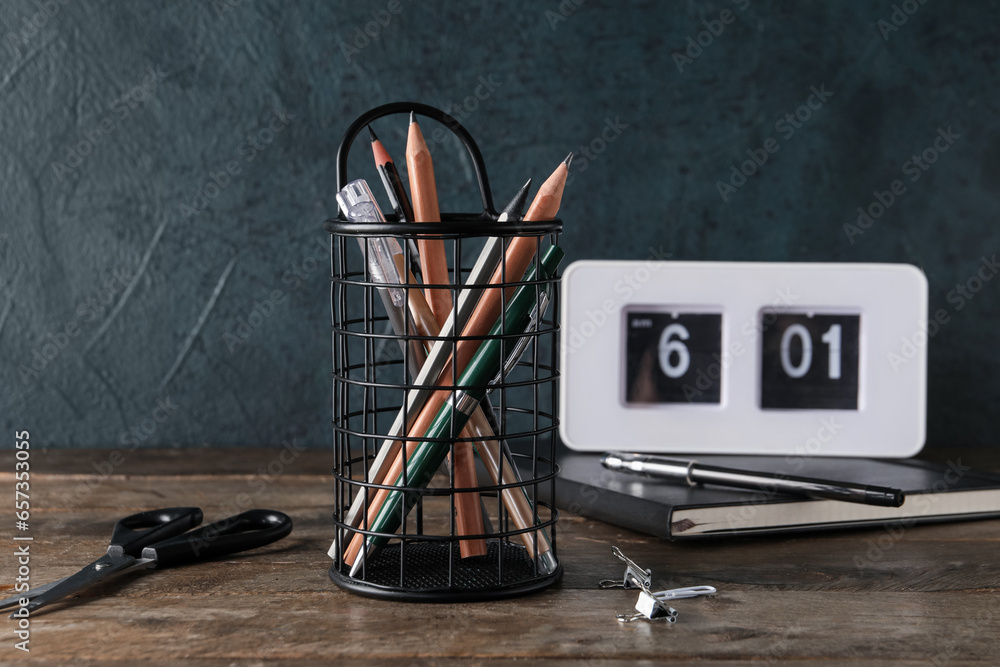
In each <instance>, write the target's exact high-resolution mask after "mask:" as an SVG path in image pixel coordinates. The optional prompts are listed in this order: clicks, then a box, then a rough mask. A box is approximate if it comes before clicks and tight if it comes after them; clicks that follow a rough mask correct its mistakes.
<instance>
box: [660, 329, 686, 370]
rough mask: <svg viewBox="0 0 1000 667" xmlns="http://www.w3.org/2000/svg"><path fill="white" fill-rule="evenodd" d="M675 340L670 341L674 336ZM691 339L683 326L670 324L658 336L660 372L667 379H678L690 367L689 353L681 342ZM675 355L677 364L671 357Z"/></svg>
mask: <svg viewBox="0 0 1000 667" xmlns="http://www.w3.org/2000/svg"><path fill="white" fill-rule="evenodd" d="M675 335H676V336H677V338H676V339H674V340H671V339H672V338H673V337H674V336H675ZM689 338H691V334H690V333H689V332H688V330H687V328H686V327H685V326H684V325H683V324H670V325H668V326H667V327H666V328H665V329H664V330H663V333H661V334H660V347H659V352H660V370H662V371H663V373H664V375H666V376H667V377H669V378H679V377H681V376H682V375H684V374H685V373H687V372H688V368H690V367H691V353H690V352H689V351H688V348H687V345H685V344H684V343H683V342H682V341H685V340H688V339H689ZM675 354H676V355H677V363H676V364H675V363H673V361H672V359H671V357H672V356H673V355H675Z"/></svg>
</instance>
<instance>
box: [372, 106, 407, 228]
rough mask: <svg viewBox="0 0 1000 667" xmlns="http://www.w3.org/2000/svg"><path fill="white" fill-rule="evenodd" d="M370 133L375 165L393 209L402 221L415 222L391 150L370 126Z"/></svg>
mask: <svg viewBox="0 0 1000 667" xmlns="http://www.w3.org/2000/svg"><path fill="white" fill-rule="evenodd" d="M368 135H369V137H370V138H371V140H372V154H373V155H374V157H375V166H376V167H377V168H378V174H379V176H380V177H381V178H382V185H383V186H385V194H386V195H387V196H388V197H389V203H390V204H391V205H392V210H393V212H395V214H396V216H398V217H399V221H400V222H413V206H412V205H411V204H410V198H409V197H407V196H406V189H405V188H404V187H403V182H402V180H401V179H400V178H399V172H398V171H397V170H396V163H395V162H393V161H392V157H391V156H390V155H389V151H387V150H386V149H385V146H383V145H382V142H381V141H379V139H378V137H377V136H375V131H374V130H372V128H371V126H370V125H369V126H368Z"/></svg>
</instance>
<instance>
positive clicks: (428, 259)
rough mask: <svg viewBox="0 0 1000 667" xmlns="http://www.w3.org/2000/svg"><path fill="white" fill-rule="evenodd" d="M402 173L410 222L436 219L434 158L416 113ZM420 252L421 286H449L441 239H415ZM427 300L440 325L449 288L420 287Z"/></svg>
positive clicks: (438, 218) (448, 307)
mask: <svg viewBox="0 0 1000 667" xmlns="http://www.w3.org/2000/svg"><path fill="white" fill-rule="evenodd" d="M406 172H407V176H408V177H409V180H410V196H411V197H412V199H413V221H414V222H440V221H441V211H440V209H439V208H438V199H437V185H436V184H435V182H434V161H433V160H431V152H430V151H429V150H428V149H427V142H426V141H424V135H423V133H422V132H421V131H420V125H418V124H417V120H416V116H415V115H414V113H413V112H410V128H409V133H408V134H407V138H406ZM417 248H418V249H419V251H420V273H421V276H422V277H423V279H424V284H425V285H449V284H450V279H449V277H448V258H447V256H446V255H445V250H444V241H443V240H442V239H423V238H418V239H417ZM424 291H425V293H426V295H427V302H428V303H429V304H430V306H431V310H433V311H434V316H435V317H436V318H437V321H438V326H439V327H440V326H441V325H443V324H444V322H445V320H446V319H448V314H449V313H450V312H451V288H450V287H438V288H433V287H427V288H425V289H424Z"/></svg>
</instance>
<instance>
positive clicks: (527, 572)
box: [329, 540, 563, 602]
mask: <svg viewBox="0 0 1000 667" xmlns="http://www.w3.org/2000/svg"><path fill="white" fill-rule="evenodd" d="M452 550H453V547H451V546H450V545H448V544H442V543H440V542H424V543H412V544H407V545H406V547H405V565H406V566H405V568H404V567H403V566H402V563H401V560H402V559H403V558H404V555H403V553H402V552H403V548H401V547H400V545H398V544H395V545H390V546H388V547H386V548H385V549H383V550H381V551H380V552H379V553H378V556H377V557H376V558H375V559H373V560H372V562H371V563H370V564H369V566H368V578H367V579H365V580H360V579H355V578H353V577H349V576H347V575H346V574H344V573H343V572H341V571H340V569H339V568H338V567H337V566H336V565H333V566H332V567H330V571H329V574H330V579H331V580H332V581H333V583H335V584H337V585H338V586H340V587H341V588H343V589H345V590H349V591H351V592H353V593H357V594H359V595H364V596H366V597H372V598H381V599H385V600H402V601H408V602H477V601H484V600H502V599H505V598H512V597H517V596H520V595H526V594H528V593H534V592H536V591H539V590H542V589H543V588H547V587H548V586H551V585H552V584H554V583H555V582H557V581H558V580H559V578H560V577H562V572H563V571H562V566H561V565H559V566H557V567H556V569H555V571H554V572H552V573H550V574H548V575H540V574H538V573H537V572H536V571H535V567H534V565H533V564H532V562H531V559H530V558H528V554H527V550H526V549H525V548H524V547H523V546H519V545H516V544H510V543H508V542H504V541H500V540H489V541H488V543H487V553H486V555H485V556H478V557H475V558H466V559H458V558H455V557H454V554H452ZM449 564H451V567H452V569H451V570H450V573H449ZM484 565H487V566H488V567H484ZM400 573H403V574H402V581H401V580H400V577H401V574H400ZM449 576H450V583H449Z"/></svg>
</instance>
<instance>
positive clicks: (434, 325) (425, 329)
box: [368, 115, 486, 558]
mask: <svg viewBox="0 0 1000 667" xmlns="http://www.w3.org/2000/svg"><path fill="white" fill-rule="evenodd" d="M410 121H411V125H412V126H414V127H415V129H411V130H410V138H408V142H407V143H408V144H409V145H414V146H415V147H416V148H415V149H414V151H412V162H411V151H409V150H408V151H407V160H408V162H410V166H409V167H408V171H409V173H410V176H411V183H413V182H414V179H416V180H418V181H419V182H420V186H419V187H420V189H419V191H418V189H417V187H414V192H417V193H418V194H417V196H416V200H417V201H418V202H419V205H420V206H421V208H420V212H421V216H423V217H421V218H417V217H416V214H415V213H414V209H413V207H412V205H411V204H410V200H409V198H407V196H406V190H405V189H404V188H403V184H402V181H401V179H400V178H399V172H398V171H396V165H395V163H394V162H393V160H392V156H390V155H389V151H387V150H386V148H385V146H384V145H383V144H382V142H381V141H379V138H378V136H377V135H376V134H375V131H374V130H373V129H372V128H371V126H370V125H369V126H368V135H369V137H370V139H371V147H372V155H373V157H374V158H375V166H376V168H377V169H378V172H379V176H380V177H381V179H382V185H383V186H385V191H386V195H387V196H388V197H389V202H390V204H391V205H392V208H393V211H394V212H395V213H396V215H397V217H398V218H399V220H400V221H401V222H413V221H415V220H418V219H419V220H420V221H422V222H434V221H438V220H439V219H440V213H439V212H438V205H437V192H436V190H435V183H434V168H433V164H432V163H431V159H430V153H429V152H428V151H427V145H426V143H424V141H423V136H422V135H421V134H420V127H419V126H417V125H415V123H414V122H413V118H412V115H411V119H410ZM414 132H415V133H416V135H417V136H416V137H414V136H413V134H414ZM424 153H426V156H425V155H424ZM418 242H419V240H418ZM428 245H429V246H430V251H427V250H425V249H424V248H420V252H419V254H420V256H421V257H422V258H427V261H430V262H434V264H435V266H436V267H443V269H444V270H443V272H441V273H443V282H447V279H448V270H447V264H446V259H445V254H444V242H443V241H437V242H433V241H427V242H426V243H425V247H426V246H428ZM418 247H419V246H418ZM394 260H395V262H396V265H397V268H398V270H399V275H400V276H405V277H406V280H407V281H408V282H409V284H411V285H413V284H416V280H415V278H414V276H413V274H412V273H410V272H409V271H408V270H407V267H405V266H403V264H404V258H403V256H402V255H396V256H394ZM429 269H430V267H425V268H424V269H423V270H422V274H423V275H424V277H425V278H427V279H428V280H430V281H431V282H438V281H441V275H440V274H439V275H438V276H437V277H432V276H434V274H433V273H428V270H429ZM406 292H407V303H408V305H409V307H410V314H411V316H412V317H413V322H414V325H415V327H416V332H415V333H417V334H418V335H420V336H436V335H437V334H438V332H439V331H440V328H441V323H442V322H441V318H440V316H439V314H437V313H435V312H434V308H433V307H428V304H427V301H426V300H425V299H424V296H423V295H422V294H421V293H420V290H419V289H413V288H410V289H407V290H406ZM442 293H444V294H445V295H446V296H447V297H448V298H447V304H446V308H445V310H446V312H447V311H449V310H450V309H451V298H450V293H448V292H442V291H440V290H428V296H431V295H432V294H433V295H440V294H442ZM428 315H429V317H428ZM445 317H447V315H445ZM430 343H431V341H424V345H425V346H426V347H428V348H429V347H430ZM462 435H463V436H464V435H467V434H466V433H465V432H463V433H462ZM470 437H471V436H470ZM454 452H455V453H454V456H453V457H452V461H451V463H452V470H453V474H454V484H455V487H456V488H475V487H476V486H478V479H477V477H476V460H475V455H474V453H473V445H472V443H471V442H470V441H464V442H456V443H455V450H454ZM377 476H378V477H380V476H381V475H377ZM375 481H376V483H378V482H381V481H382V480H381V479H376V480H375ZM480 507H481V503H480V497H479V492H478V491H475V492H471V491H470V492H466V493H456V494H455V521H456V529H455V530H456V532H457V533H458V534H459V535H482V534H484V533H485V532H486V528H485V524H484V522H483V513H482V512H481V511H480ZM459 547H460V552H461V555H462V557H463V558H469V557H471V556H484V555H486V540H485V539H484V538H479V539H476V540H462V541H461V542H460V543H459Z"/></svg>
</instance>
